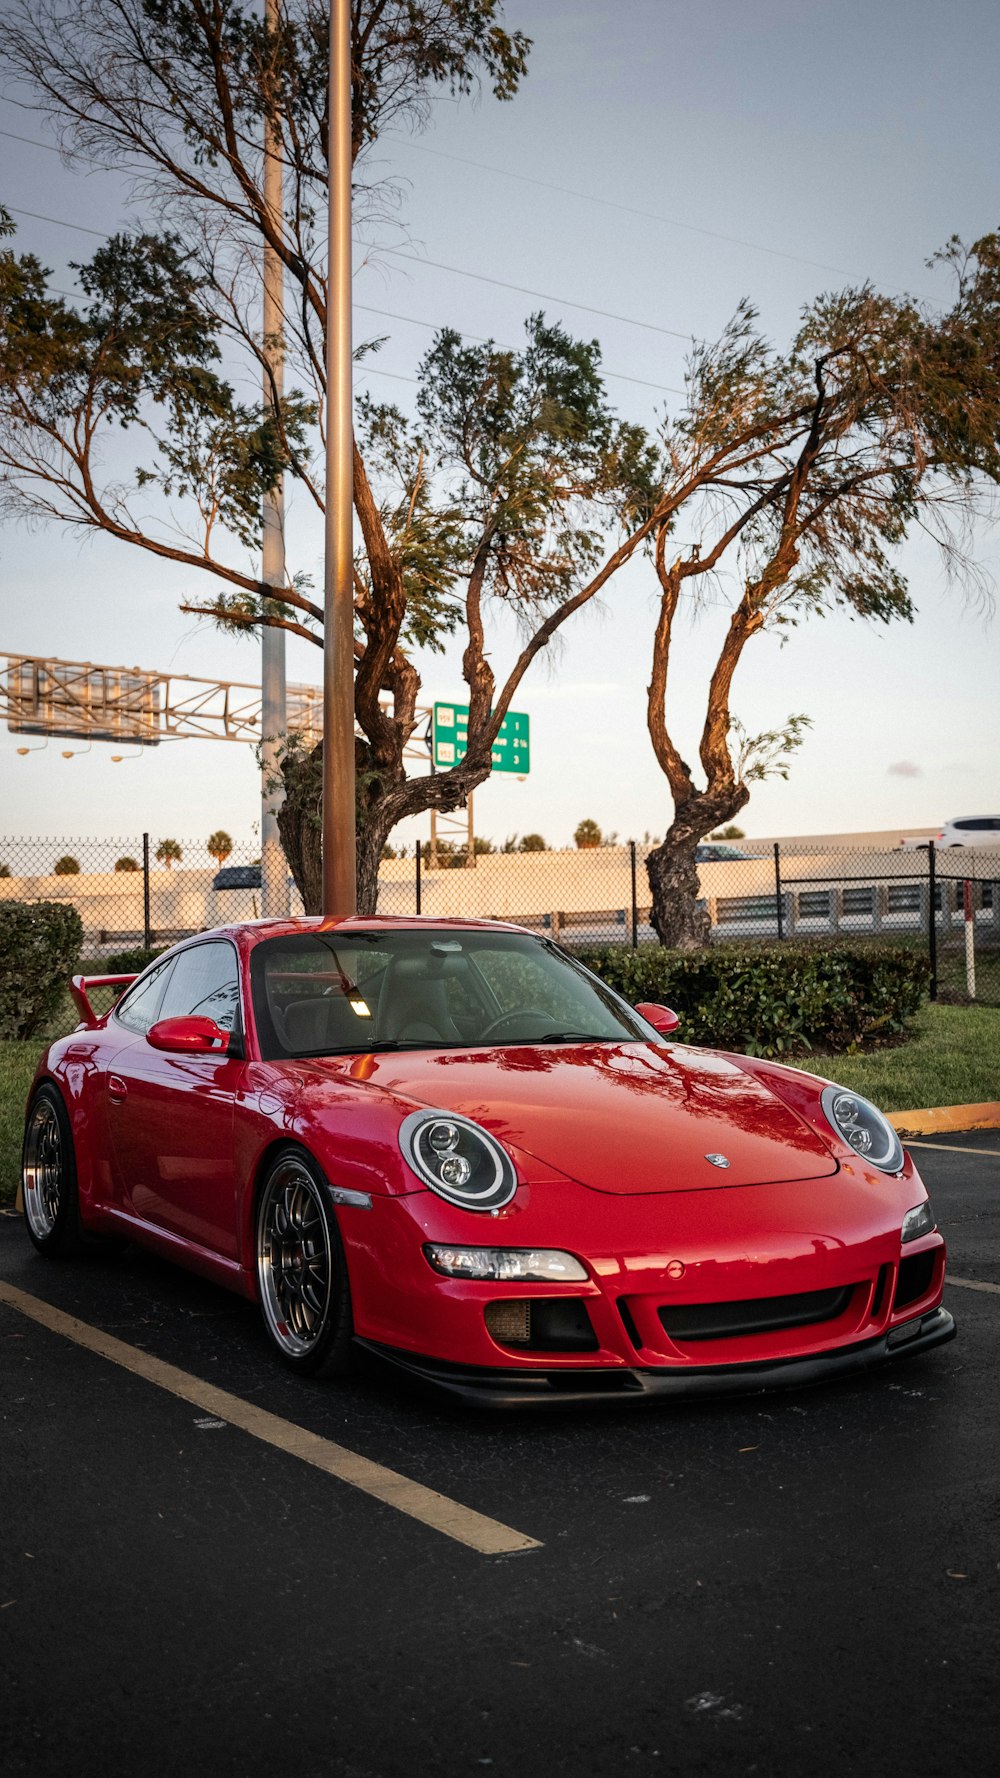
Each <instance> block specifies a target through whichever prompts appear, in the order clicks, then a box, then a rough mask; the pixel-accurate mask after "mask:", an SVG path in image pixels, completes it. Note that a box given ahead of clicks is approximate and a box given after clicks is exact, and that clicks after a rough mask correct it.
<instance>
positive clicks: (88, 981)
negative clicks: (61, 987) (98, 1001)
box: [69, 974, 136, 1025]
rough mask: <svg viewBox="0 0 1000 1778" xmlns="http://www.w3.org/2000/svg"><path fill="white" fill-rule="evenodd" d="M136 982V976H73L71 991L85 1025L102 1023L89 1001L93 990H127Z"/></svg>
mask: <svg viewBox="0 0 1000 1778" xmlns="http://www.w3.org/2000/svg"><path fill="white" fill-rule="evenodd" d="M135 980H136V976H135V974H132V975H74V976H72V977H71V978H70V984H69V991H70V993H71V994H72V996H73V999H74V1001H75V1002H76V1008H77V1011H78V1012H79V1014H80V1017H81V1019H82V1020H83V1023H84V1024H85V1025H97V1024H99V1023H100V1015H99V1014H98V1013H96V1012H95V1011H94V1009H93V1007H92V1006H91V1004H90V1001H89V999H88V995H89V993H90V990H91V988H118V987H122V988H125V987H127V986H128V984H129V983H130V982H134V981H135ZM116 998H117V999H120V998H121V996H120V995H117V996H116Z"/></svg>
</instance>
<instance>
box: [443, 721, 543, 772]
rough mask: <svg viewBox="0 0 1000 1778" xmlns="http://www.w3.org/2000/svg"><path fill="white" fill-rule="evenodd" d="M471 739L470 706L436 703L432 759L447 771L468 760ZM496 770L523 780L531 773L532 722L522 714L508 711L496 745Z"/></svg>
mask: <svg viewBox="0 0 1000 1778" xmlns="http://www.w3.org/2000/svg"><path fill="white" fill-rule="evenodd" d="M468 739H469V706H468V704H435V706H434V725H433V734H432V740H431V757H432V759H433V761H434V764H435V766H436V767H438V768H440V769H441V770H442V771H447V770H448V767H449V766H454V765H457V764H458V762H459V760H460V759H464V758H465V752H466V747H467V745H468ZM493 770H494V771H495V772H516V774H517V776H518V777H519V778H523V777H524V776H525V775H526V773H527V772H529V771H530V770H531V736H530V732H529V719H528V717H527V716H525V714H524V713H523V711H516V710H509V711H508V712H507V715H506V716H505V717H504V719H503V721H502V723H501V724H500V732H499V734H498V735H497V738H496V740H495V741H494V743H493Z"/></svg>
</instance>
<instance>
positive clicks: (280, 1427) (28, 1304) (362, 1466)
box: [0, 1280, 542, 1556]
mask: <svg viewBox="0 0 1000 1778" xmlns="http://www.w3.org/2000/svg"><path fill="white" fill-rule="evenodd" d="M0 1302H4V1303H7V1304H8V1306H9V1307H10V1308H12V1309H17V1310H18V1311H19V1313H20V1314H22V1315H27V1316H29V1317H30V1319H31V1320H32V1321H37V1322H39V1323H40V1325H41V1326H42V1327H47V1328H49V1329H50V1331H51V1332H52V1333H57V1334H61V1335H62V1336H63V1338H64V1339H67V1340H72V1341H73V1342H74V1343H75V1344H76V1345H77V1346H84V1347H85V1348H86V1349H87V1351H88V1352H96V1353H97V1355H98V1357H99V1358H106V1359H108V1360H109V1361H110V1363H112V1364H118V1365H121V1367H122V1369H123V1370H127V1371H131V1372H132V1374H133V1376H136V1377H142V1378H143V1379H144V1381H145V1382H147V1383H155V1385H156V1387H157V1388H158V1389H166V1390H167V1391H168V1392H169V1393H170V1394H171V1395H176V1396H179V1397H180V1399H181V1401H189V1402H192V1403H193V1405H194V1406H195V1407H197V1408H201V1409H202V1410H203V1411H204V1412H205V1413H207V1414H211V1415H212V1417H213V1418H214V1419H218V1420H225V1421H227V1422H228V1423H229V1425H230V1426H238V1427H239V1429H240V1431H241V1432H248V1433H249V1434H250V1436H251V1438H257V1439H260V1440H261V1441H262V1443H263V1444H265V1445H273V1446H274V1447H275V1449H276V1450H279V1451H286V1452H287V1453H288V1455H289V1456H291V1457H298V1458H299V1459H300V1461H301V1462H302V1463H310V1464H312V1466H313V1468H314V1469H322V1470H324V1471H325V1472H326V1474H327V1475H332V1476H336V1477H337V1480H338V1481H341V1482H347V1483H348V1484H349V1486H350V1487H352V1488H360V1490H361V1492H362V1493H363V1494H372V1495H374V1497H375V1499H376V1500H381V1501H384V1503H385V1505H386V1506H393V1507H395V1508H396V1511H397V1512H401V1513H406V1514H407V1516H408V1517H409V1518H411V1519H419V1521H420V1523H421V1524H422V1525H429V1526H430V1527H431V1530H432V1531H440V1532H442V1533H443V1535H444V1536H445V1537H453V1538H454V1539H455V1541H456V1542H457V1543H463V1544H465V1545H466V1547H467V1548H468V1549H470V1550H477V1551H478V1552H479V1554H480V1555H483V1556H506V1555H510V1554H512V1553H513V1552H515V1551H520V1550H537V1549H541V1547H542V1546H541V1544H540V1543H539V1542H538V1541H537V1539H535V1538H534V1537H525V1535H524V1534H523V1532H521V1531H513V1530H512V1529H511V1527H510V1526H509V1525H501V1524H500V1522H499V1520H498V1519H488V1518H486V1516H485V1515H484V1514H483V1513H477V1512H473V1511H472V1509H471V1507H468V1506H462V1505H460V1503H459V1502H458V1501H457V1500H449V1498H448V1496H447V1494H439V1493H437V1491H436V1490H435V1489H434V1488H425V1487H424V1486H423V1484H422V1483H420V1482H412V1481H410V1479H409V1477H408V1476H404V1475H398V1474H397V1472H396V1471H395V1470H393V1469H385V1468H384V1467H383V1465H382V1464H381V1463H373V1462H372V1461H371V1460H370V1459H369V1458H368V1457H361V1456H359V1454H358V1452H357V1451H349V1450H348V1449H347V1447H346V1446H345V1445H337V1444H334V1442H333V1440H332V1439H328V1438H320V1437H319V1435H318V1434H317V1433H315V1432H307V1431H306V1430H305V1428H304V1427H302V1426H295V1425H294V1424H293V1423H292V1422H291V1421H289V1420H282V1419H280V1418H279V1416H278V1415H277V1414H269V1413H267V1412H266V1411H265V1409H263V1408H257V1407H254V1406H252V1404H251V1403H250V1402H247V1401H243V1400H242V1399H241V1398H240V1396H238V1395H230V1394H229V1393H228V1391H227V1390H225V1389H216V1388H215V1387H214V1385H213V1384H211V1383H203V1382H202V1380H201V1378H200V1377H192V1376H190V1375H189V1374H188V1372H187V1371H182V1370H178V1369H177V1366H176V1365H173V1364H165V1363H164V1362H163V1360H162V1359H160V1358H153V1357H152V1356H151V1354H150V1353H148V1352H141V1351H140V1350H139V1349H138V1347H136V1346H129V1345H127V1344H126V1342H125V1341H124V1340H117V1339H115V1337H114V1335H113V1334H108V1333H104V1332H103V1331H102V1330H101V1328H99V1327H91V1326H90V1325H89V1324H88V1323H87V1322H86V1321H78V1320H77V1318H76V1316H75V1315H66V1314H64V1313H63V1311H62V1310H61V1309H56V1308H54V1307H53V1305H52V1304H51V1303H46V1302H43V1301H42V1300H41V1299H40V1298H38V1297H34V1296H29V1295H28V1294H27V1292H26V1291H23V1290H18V1289H17V1288H16V1286H15V1285H13V1284H7V1283H5V1282H3V1281H2V1280H0Z"/></svg>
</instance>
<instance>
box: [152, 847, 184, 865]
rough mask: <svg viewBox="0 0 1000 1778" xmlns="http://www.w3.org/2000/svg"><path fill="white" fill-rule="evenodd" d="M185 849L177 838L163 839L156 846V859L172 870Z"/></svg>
mask: <svg viewBox="0 0 1000 1778" xmlns="http://www.w3.org/2000/svg"><path fill="white" fill-rule="evenodd" d="M183 856H184V853H183V850H182V848H181V846H180V844H179V843H178V841H177V840H161V841H160V843H159V845H158V846H157V848H156V861H157V863H158V864H165V865H166V867H167V869H168V870H171V869H172V868H173V866H174V865H175V864H179V863H180V861H181V859H182V858H183Z"/></svg>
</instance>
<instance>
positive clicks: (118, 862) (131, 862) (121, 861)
mask: <svg viewBox="0 0 1000 1778" xmlns="http://www.w3.org/2000/svg"><path fill="white" fill-rule="evenodd" d="M138 869H139V860H138V859H137V858H116V859H115V870H116V871H118V870H122V871H131V870H138Z"/></svg>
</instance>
